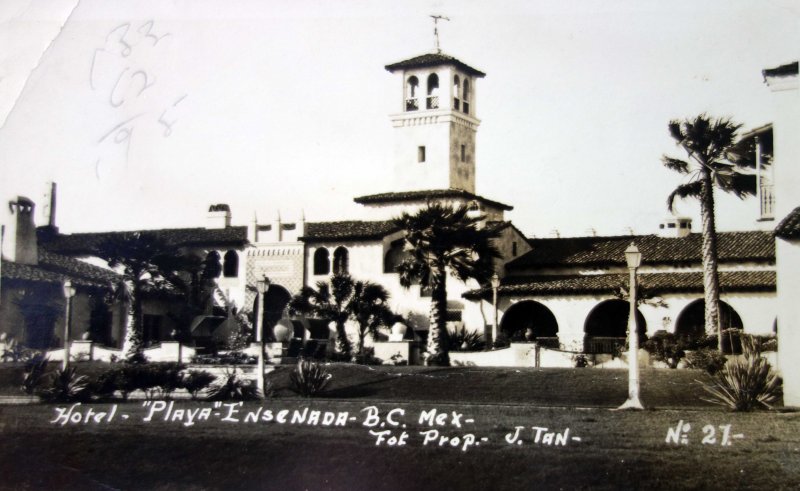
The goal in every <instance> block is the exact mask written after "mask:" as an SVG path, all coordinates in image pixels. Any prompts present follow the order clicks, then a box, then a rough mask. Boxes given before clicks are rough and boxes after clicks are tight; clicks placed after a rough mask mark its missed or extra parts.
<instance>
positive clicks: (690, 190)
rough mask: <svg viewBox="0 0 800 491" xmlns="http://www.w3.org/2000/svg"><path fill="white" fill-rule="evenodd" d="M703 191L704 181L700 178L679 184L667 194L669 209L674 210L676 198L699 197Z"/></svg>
mask: <svg viewBox="0 0 800 491" xmlns="http://www.w3.org/2000/svg"><path fill="white" fill-rule="evenodd" d="M702 191H703V183H702V181H700V180H697V181H692V182H688V183H685V184H681V185H679V186H678V187H677V188H675V190H674V191H672V192H671V193H669V196H667V209H669V211H673V208H674V204H675V198H681V199H685V198H699V197H700V196H701V194H702Z"/></svg>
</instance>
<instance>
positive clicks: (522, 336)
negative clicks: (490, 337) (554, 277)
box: [500, 300, 559, 348]
mask: <svg viewBox="0 0 800 491" xmlns="http://www.w3.org/2000/svg"><path fill="white" fill-rule="evenodd" d="M500 331H501V332H502V333H504V334H505V335H506V336H508V338H509V339H510V340H512V341H536V342H538V343H539V344H540V345H542V346H547V347H551V348H558V345H559V344H558V322H557V321H556V316H555V315H553V312H552V311H551V310H550V309H549V308H547V306H545V305H544V304H542V303H539V302H536V301H534V300H523V301H521V302H517V303H515V304H514V305H512V306H511V307H509V309H508V310H507V311H506V313H505V314H503V318H502V319H501V320H500Z"/></svg>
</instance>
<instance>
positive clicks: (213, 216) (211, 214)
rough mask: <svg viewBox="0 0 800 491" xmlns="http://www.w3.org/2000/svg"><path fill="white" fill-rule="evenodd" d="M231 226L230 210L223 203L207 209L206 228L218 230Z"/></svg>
mask: <svg viewBox="0 0 800 491" xmlns="http://www.w3.org/2000/svg"><path fill="white" fill-rule="evenodd" d="M230 226H231V209H230V207H229V206H228V205H226V204H225V203H219V204H216V205H211V206H209V207H208V222H207V224H206V228H208V229H219V228H228V227H230Z"/></svg>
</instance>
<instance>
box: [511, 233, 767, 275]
mask: <svg viewBox="0 0 800 491" xmlns="http://www.w3.org/2000/svg"><path fill="white" fill-rule="evenodd" d="M717 236H718V241H717V251H718V255H719V261H720V262H731V261H755V262H773V261H774V260H775V241H774V239H773V237H772V234H771V233H769V232H762V231H751V232H720V233H719V234H717ZM702 241H703V238H702V234H699V233H695V234H689V235H687V236H686V237H681V238H667V237H659V236H657V235H623V236H616V237H565V238H557V239H529V243H530V245H531V247H533V250H531V251H530V252H528V253H527V254H525V255H524V256H521V257H519V258H517V259H515V260H513V261H511V262H510V263H508V264H507V265H506V268H507V269H508V270H510V271H511V270H521V269H528V268H534V267H553V266H556V267H557V266H621V265H625V249H626V248H627V247H628V245H630V243H631V242H633V243H635V244H636V246H637V247H638V248H639V251H640V252H641V253H642V263H643V264H676V263H679V264H686V263H699V262H700V261H701V245H702Z"/></svg>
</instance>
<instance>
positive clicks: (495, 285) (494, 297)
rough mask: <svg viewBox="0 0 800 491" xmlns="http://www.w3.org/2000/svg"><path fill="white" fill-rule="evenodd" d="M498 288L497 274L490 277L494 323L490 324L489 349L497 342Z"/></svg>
mask: <svg viewBox="0 0 800 491" xmlns="http://www.w3.org/2000/svg"><path fill="white" fill-rule="evenodd" d="M499 287H500V277H499V276H497V273H495V274H493V275H492V308H493V309H494V323H493V324H492V339H491V343H489V349H491V345H492V344H493V343H495V342H497V333H498V328H497V289H498V288H499Z"/></svg>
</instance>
